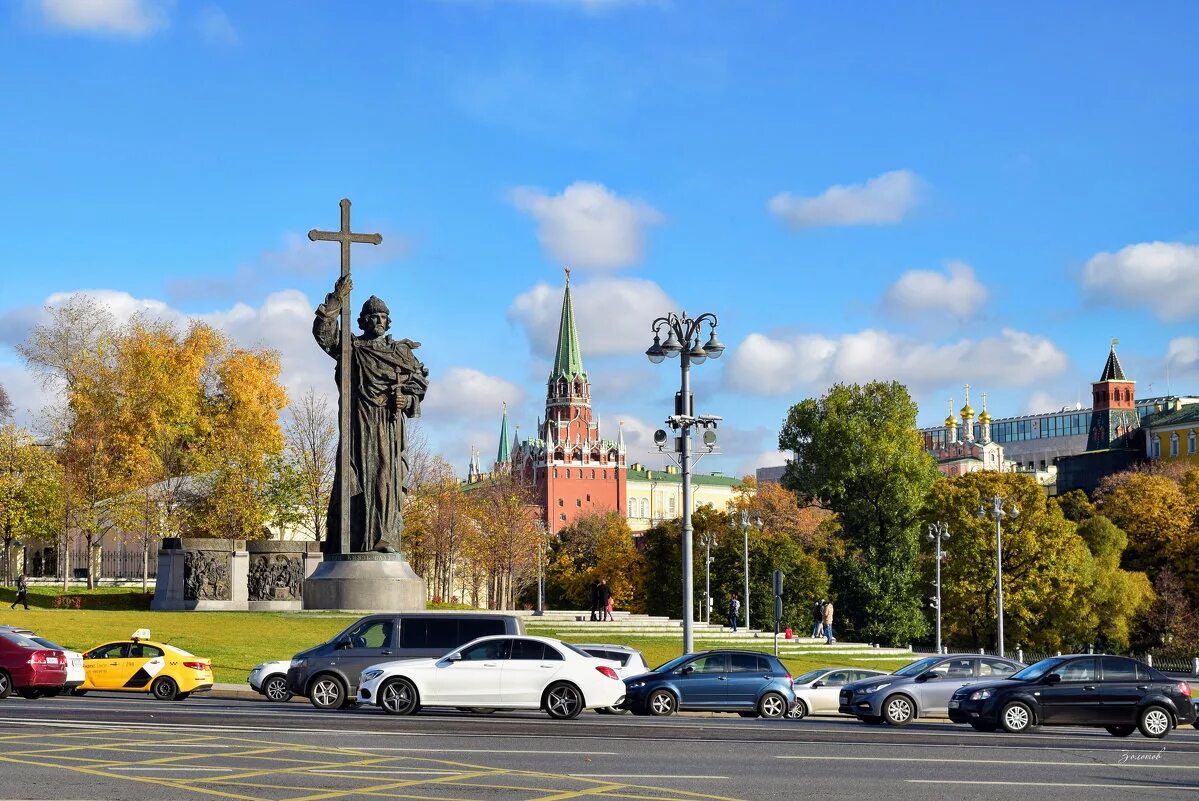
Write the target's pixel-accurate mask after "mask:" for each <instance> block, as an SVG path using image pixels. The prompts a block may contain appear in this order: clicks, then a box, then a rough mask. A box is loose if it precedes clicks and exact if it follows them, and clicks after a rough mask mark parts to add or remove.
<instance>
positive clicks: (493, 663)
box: [483, 662, 496, 667]
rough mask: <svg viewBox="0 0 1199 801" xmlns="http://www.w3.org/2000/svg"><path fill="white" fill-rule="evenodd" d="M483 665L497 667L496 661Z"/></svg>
mask: <svg viewBox="0 0 1199 801" xmlns="http://www.w3.org/2000/svg"><path fill="white" fill-rule="evenodd" d="M483 667H496V663H495V662H484V663H483Z"/></svg>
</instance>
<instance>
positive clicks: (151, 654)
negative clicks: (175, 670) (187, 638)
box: [128, 642, 163, 659]
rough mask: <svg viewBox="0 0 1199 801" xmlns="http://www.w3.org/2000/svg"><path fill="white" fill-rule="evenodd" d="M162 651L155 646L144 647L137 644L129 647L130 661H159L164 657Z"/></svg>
mask: <svg viewBox="0 0 1199 801" xmlns="http://www.w3.org/2000/svg"><path fill="white" fill-rule="evenodd" d="M162 655H163V653H162V649H161V648H156V647H154V646H153V645H143V644H141V643H137V642H135V643H134V644H133V645H131V646H129V657H128V658H129V659H157V658H158V657H160V656H162Z"/></svg>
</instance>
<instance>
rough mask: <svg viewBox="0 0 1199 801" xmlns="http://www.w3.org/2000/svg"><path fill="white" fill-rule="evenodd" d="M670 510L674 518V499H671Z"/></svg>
mask: <svg viewBox="0 0 1199 801" xmlns="http://www.w3.org/2000/svg"><path fill="white" fill-rule="evenodd" d="M668 508H669V509H670V516H671V517H674V498H673V497H672V498H671V499H670V502H669V504H668Z"/></svg>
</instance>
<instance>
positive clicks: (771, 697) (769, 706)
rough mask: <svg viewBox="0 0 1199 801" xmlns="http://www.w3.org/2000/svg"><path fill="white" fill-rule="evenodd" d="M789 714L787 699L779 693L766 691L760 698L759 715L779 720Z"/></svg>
mask: <svg viewBox="0 0 1199 801" xmlns="http://www.w3.org/2000/svg"><path fill="white" fill-rule="evenodd" d="M786 714H787V699H786V698H784V697H783V696H782V695H780V694H779V693H766V694H765V695H763V696H762V697H761V698H760V699H759V700H758V715H760V716H761V717H764V718H766V719H767V720H778V719H779V718H781V717H783V716H784V715H786Z"/></svg>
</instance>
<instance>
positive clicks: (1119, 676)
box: [1103, 656, 1137, 681]
mask: <svg viewBox="0 0 1199 801" xmlns="http://www.w3.org/2000/svg"><path fill="white" fill-rule="evenodd" d="M1103 680H1104V681H1136V680H1137V663H1136V662H1133V661H1132V660H1131V659H1123V658H1121V657H1118V656H1105V657H1103Z"/></svg>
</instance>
